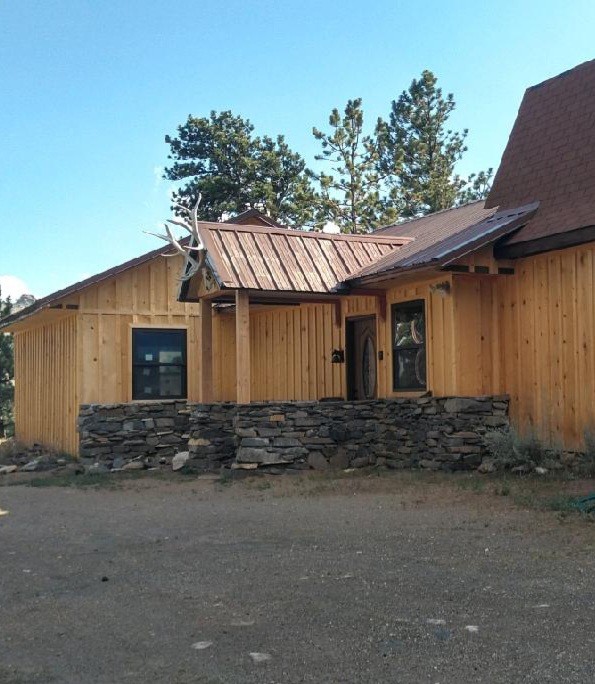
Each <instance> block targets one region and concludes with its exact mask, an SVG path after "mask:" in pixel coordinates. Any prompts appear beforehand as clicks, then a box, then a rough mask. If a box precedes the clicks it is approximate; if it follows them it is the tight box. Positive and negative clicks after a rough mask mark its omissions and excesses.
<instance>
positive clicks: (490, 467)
mask: <svg viewBox="0 0 595 684" xmlns="http://www.w3.org/2000/svg"><path fill="white" fill-rule="evenodd" d="M496 470H498V468H497V467H496V462H495V461H494V459H492V458H484V459H483V461H482V462H481V465H480V466H479V468H478V469H477V472H478V473H484V475H487V474H488V473H495V472H496Z"/></svg>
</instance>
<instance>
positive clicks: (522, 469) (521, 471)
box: [510, 463, 533, 475]
mask: <svg viewBox="0 0 595 684" xmlns="http://www.w3.org/2000/svg"><path fill="white" fill-rule="evenodd" d="M532 471H533V467H532V466H530V465H529V464H528V463H523V464H521V465H518V466H515V467H514V468H511V469H510V472H511V473H516V474H517V475H527V474H528V473H530V472H532Z"/></svg>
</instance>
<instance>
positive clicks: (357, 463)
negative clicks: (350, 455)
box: [351, 456, 370, 468]
mask: <svg viewBox="0 0 595 684" xmlns="http://www.w3.org/2000/svg"><path fill="white" fill-rule="evenodd" d="M367 465H370V459H369V458H368V457H367V456H358V457H357V458H354V459H353V460H352V461H351V467H352V468H365V467H366V466H367Z"/></svg>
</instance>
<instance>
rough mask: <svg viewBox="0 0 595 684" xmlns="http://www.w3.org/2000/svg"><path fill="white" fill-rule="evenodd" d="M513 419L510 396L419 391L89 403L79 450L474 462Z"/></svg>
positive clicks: (252, 462)
mask: <svg viewBox="0 0 595 684" xmlns="http://www.w3.org/2000/svg"><path fill="white" fill-rule="evenodd" d="M507 427H508V397H507V396H496V397H493V396H491V397H444V398H437V397H422V398H402V399H386V400H382V399H381V400H371V401H354V402H345V401H328V402H296V403H289V402H288V403H266V404H249V405H236V404H232V403H228V404H224V403H219V404H186V402H180V401H171V402H167V401H164V402H158V403H155V402H147V403H134V404H116V405H111V406H97V405H91V406H82V407H81V413H80V418H79V429H80V435H81V456H83V457H86V458H92V459H95V460H99V461H101V462H113V461H114V460H115V459H118V461H120V462H121V460H122V459H124V461H129V460H131V459H135V458H139V457H145V458H146V459H148V463H147V465H151V464H152V463H153V462H154V463H155V464H157V463H169V462H170V460H171V457H172V456H173V455H174V454H175V453H176V452H177V451H186V450H187V451H188V452H189V460H188V464H187V465H188V468H190V469H192V470H196V471H213V470H219V469H220V468H221V467H222V466H223V467H232V468H236V469H237V468H245V469H254V468H265V469H270V468H280V467H281V468H290V469H296V468H297V469H302V468H309V467H312V468H316V469H326V468H361V467H364V466H367V465H385V466H387V467H389V468H403V469H404V468H429V469H434V470H471V469H475V468H477V467H478V466H479V465H480V463H481V461H482V458H483V457H484V456H485V455H487V450H486V447H485V445H484V442H483V435H484V434H485V432H486V430H491V429H496V428H507Z"/></svg>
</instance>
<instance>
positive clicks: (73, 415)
mask: <svg viewBox="0 0 595 684" xmlns="http://www.w3.org/2000/svg"><path fill="white" fill-rule="evenodd" d="M14 341H15V377H16V383H15V424H16V437H17V439H18V440H20V441H22V442H25V443H27V444H32V443H33V442H39V443H41V444H44V445H47V446H50V447H52V448H54V449H56V450H61V451H64V452H66V453H69V454H76V453H77V449H78V439H77V432H76V420H77V415H78V396H77V383H76V363H77V358H76V355H77V344H76V316H74V315H73V316H68V317H66V318H61V319H59V320H57V321H55V322H52V323H48V324H47V325H38V326H36V327H33V328H30V329H28V330H24V331H21V332H17V333H15V336H14Z"/></svg>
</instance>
